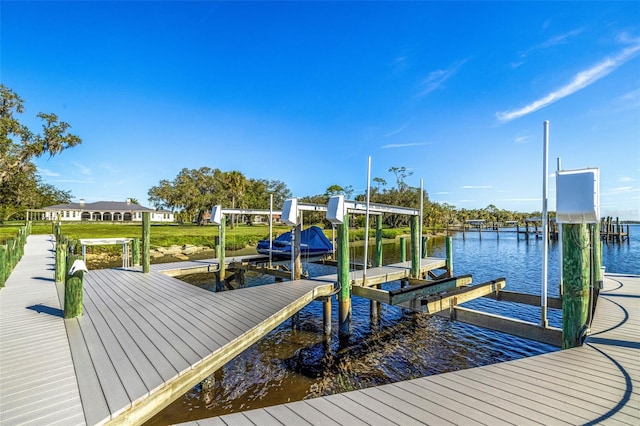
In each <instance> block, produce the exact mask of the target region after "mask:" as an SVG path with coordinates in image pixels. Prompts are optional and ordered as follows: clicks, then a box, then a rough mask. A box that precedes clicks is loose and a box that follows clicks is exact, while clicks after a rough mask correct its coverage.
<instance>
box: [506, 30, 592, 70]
mask: <svg viewBox="0 0 640 426" xmlns="http://www.w3.org/2000/svg"><path fill="white" fill-rule="evenodd" d="M583 31H584V29H583V28H578V29H575V30H572V31H569V32H566V33H563V34H560V35H557V36H553V37H551V38H549V39H547V40H545V41H543V42H542V43H540V44H537V45H535V46H533V47H530V48H529V49H527V50H525V51H524V52H521V53H520V58H522V59H524V58H526V57H527V56H529V54H531V52H534V51H536V50H544V49H548V48H550V47H553V46H558V45H560V44H565V43H567V42H568V40H569V39H570V38H572V37H575V36H577V35H579V34H581V33H582V32H583ZM524 63H525V61H524V60H520V61H517V62H512V63H511V67H512V68H518V67H519V66H521V65H522V64H524Z"/></svg>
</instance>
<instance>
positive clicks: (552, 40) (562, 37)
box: [529, 28, 584, 51]
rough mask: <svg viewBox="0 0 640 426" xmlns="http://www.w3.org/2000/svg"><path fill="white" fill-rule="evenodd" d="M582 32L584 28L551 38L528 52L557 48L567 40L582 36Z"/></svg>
mask: <svg viewBox="0 0 640 426" xmlns="http://www.w3.org/2000/svg"><path fill="white" fill-rule="evenodd" d="M583 31H584V28H577V29H575V30H571V31H569V32H566V33H564V34H560V35H557V36H554V37H551V38H550V39H548V40H545V41H543V42H542V43H540V44H538V45H536V46H534V47H532V48H531V49H529V51H531V50H535V49H548V48H550V47H553V46H557V45H559V44H565V43H566V42H567V40H568V39H570V38H572V37H575V36H577V35H580V34H582V32H583Z"/></svg>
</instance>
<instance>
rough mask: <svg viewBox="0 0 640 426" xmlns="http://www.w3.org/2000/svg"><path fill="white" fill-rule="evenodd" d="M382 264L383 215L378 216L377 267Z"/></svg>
mask: <svg viewBox="0 0 640 426" xmlns="http://www.w3.org/2000/svg"><path fill="white" fill-rule="evenodd" d="M380 266H382V215H377V216H376V267H380Z"/></svg>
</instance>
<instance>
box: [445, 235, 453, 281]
mask: <svg viewBox="0 0 640 426" xmlns="http://www.w3.org/2000/svg"><path fill="white" fill-rule="evenodd" d="M446 253H447V260H446V262H447V275H448V276H449V277H453V238H451V237H447V239H446Z"/></svg>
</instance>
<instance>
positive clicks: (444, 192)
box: [433, 191, 448, 195]
mask: <svg viewBox="0 0 640 426" xmlns="http://www.w3.org/2000/svg"><path fill="white" fill-rule="evenodd" d="M447 194H448V192H447V191H443V192H436V193H435V194H433V195H447Z"/></svg>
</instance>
